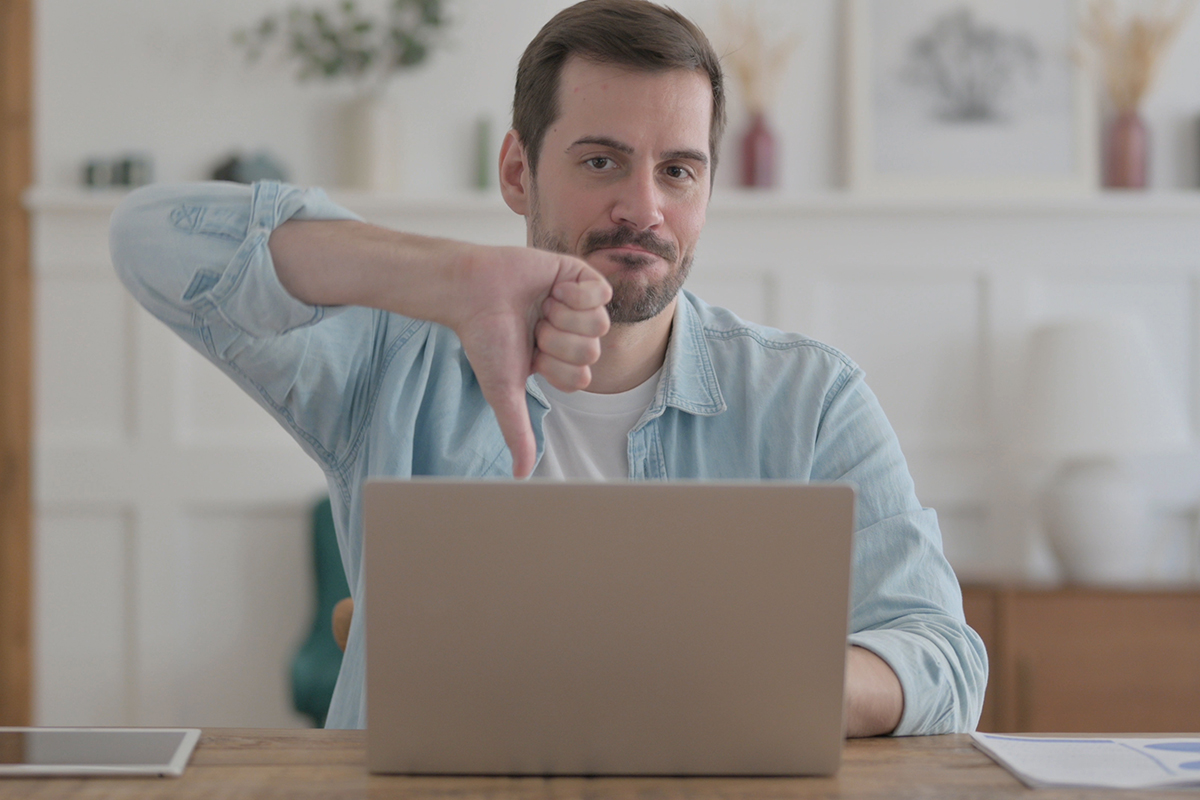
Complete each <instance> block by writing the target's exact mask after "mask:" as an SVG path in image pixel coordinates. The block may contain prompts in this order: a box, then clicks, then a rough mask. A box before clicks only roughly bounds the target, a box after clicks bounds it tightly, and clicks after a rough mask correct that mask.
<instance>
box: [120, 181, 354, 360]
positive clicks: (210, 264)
mask: <svg viewBox="0 0 1200 800" xmlns="http://www.w3.org/2000/svg"><path fill="white" fill-rule="evenodd" d="M293 218H294V219H357V217H355V215H353V214H351V213H350V212H349V211H346V210H345V209H343V208H341V207H339V206H337V205H335V204H334V203H333V202H331V201H330V200H329V198H328V197H327V196H326V195H325V193H324V192H323V191H321V190H319V189H301V188H298V187H295V186H287V185H285V184H280V183H273V182H263V183H258V184H255V185H254V186H243V185H240V184H233V183H202V184H182V185H152V186H148V187H144V188H142V189H138V190H137V191H135V192H133V193H131V194H130V195H129V197H127V198H126V199H125V200H124V201H123V202H122V203H121V205H120V206H118V207H117V210H116V211H115V212H114V213H113V217H112V222H111V225H110V232H109V245H110V249H111V253H112V260H113V266H114V267H115V268H116V270H117V274H118V275H119V276H120V278H121V280H122V282H123V283H124V284H125V286H126V287H128V289H129V291H130V292H132V293H133V295H134V296H135V297H136V298H137V299H138V301H139V302H140V303H141V304H142V305H143V306H145V307H146V308H147V309H148V310H149V311H150V312H151V313H153V314H154V315H155V316H156V317H158V318H159V319H162V320H163V321H164V322H166V323H168V324H170V325H172V326H175V325H184V326H187V327H191V326H192V323H193V320H194V318H195V316H196V314H197V313H200V314H201V315H202V316H204V317H205V318H206V319H207V320H208V321H209V323H210V324H212V323H213V322H216V321H218V320H219V321H223V322H224V323H225V324H227V325H229V326H230V329H231V330H232V331H236V332H239V333H245V334H248V335H250V336H254V337H256V338H261V337H268V336H273V335H278V334H280V333H286V332H287V331H289V330H292V329H294V328H297V327H300V326H303V325H309V324H312V323H314V322H317V321H318V320H320V319H321V317H322V316H323V315H324V314H325V313H326V310H325V309H324V308H321V307H317V306H310V305H307V304H305V303H302V302H300V301H299V300H297V299H295V298H294V297H292V296H291V295H290V294H288V292H287V290H285V289H284V288H283V286H282V285H281V284H280V283H279V279H278V277H277V276H276V274H275V266H274V264H273V263H272V261H271V258H270V252H269V250H268V249H267V243H268V240H269V239H270V236H271V232H272V231H274V230H275V228H277V227H279V226H280V225H282V224H283V223H284V222H286V221H288V220H289V219H293ZM206 312H209V313H206Z"/></svg>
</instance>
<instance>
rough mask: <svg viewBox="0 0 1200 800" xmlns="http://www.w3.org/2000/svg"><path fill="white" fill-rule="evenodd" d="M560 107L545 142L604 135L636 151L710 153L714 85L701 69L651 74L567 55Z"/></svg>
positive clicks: (559, 95) (563, 72) (562, 79)
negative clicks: (709, 137) (660, 150)
mask: <svg viewBox="0 0 1200 800" xmlns="http://www.w3.org/2000/svg"><path fill="white" fill-rule="evenodd" d="M558 103H559V115H558V119H557V120H555V122H554V124H553V125H552V126H551V128H550V130H549V131H548V132H547V137H548V138H554V139H556V140H561V139H563V138H568V139H569V140H570V141H574V139H575V138H577V137H578V136H589V135H590V136H607V137H611V138H615V139H617V140H619V141H622V142H626V143H628V144H630V145H632V146H634V147H638V146H642V147H648V148H653V149H658V148H662V149H680V148H688V149H696V150H701V151H703V152H706V153H707V152H708V131H709V123H710V121H711V119H712V87H711V85H710V83H709V79H708V75H707V73H705V72H703V71H699V70H697V71H693V70H685V69H671V70H663V71H660V72H650V71H646V70H639V69H635V68H631V67H624V66H620V65H614V64H602V63H597V62H594V61H588V60H586V59H582V58H578V57H571V58H569V59H568V60H567V62H566V63H565V64H564V65H563V71H562V75H561V78H560V80H559V87H558Z"/></svg>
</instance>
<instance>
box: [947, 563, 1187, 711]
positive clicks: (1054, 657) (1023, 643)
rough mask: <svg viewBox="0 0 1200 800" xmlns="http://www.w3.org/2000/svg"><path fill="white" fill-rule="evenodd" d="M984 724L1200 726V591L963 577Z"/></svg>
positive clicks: (964, 597)
mask: <svg viewBox="0 0 1200 800" xmlns="http://www.w3.org/2000/svg"><path fill="white" fill-rule="evenodd" d="M963 608H964V611H965V612H966V616H967V622H968V623H970V625H971V626H972V627H973V628H975V630H976V631H978V632H979V635H980V636H982V637H983V640H984V643H985V644H986V645H987V649H988V655H989V658H990V660H991V677H990V680H989V683H988V691H987V698H986V701H985V703H984V711H983V718H982V719H981V720H980V723H979V729H980V730H985V731H1008V732H1015V731H1045V732H1049V731H1062V732H1066V731H1079V732H1084V731H1107V732H1137V731H1159V732H1188V733H1197V732H1200V591H1195V590H1189V591H1121V590H1111V589H1092V588H1065V589H1032V588H1023V587H1004V586H1001V587H985V586H967V587H963Z"/></svg>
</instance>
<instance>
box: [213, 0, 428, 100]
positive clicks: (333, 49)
mask: <svg viewBox="0 0 1200 800" xmlns="http://www.w3.org/2000/svg"><path fill="white" fill-rule="evenodd" d="M444 5H445V3H444V2H443V0H389V2H388V4H387V8H386V11H385V13H384V15H383V17H382V18H380V17H378V16H375V15H372V14H368V13H365V12H363V11H362V10H360V9H359V7H358V4H357V3H355V1H354V0H342V2H339V3H338V4H337V5H336V6H335V7H334V8H333V9H329V8H322V7H304V6H300V5H293V6H291V7H290V8H288V9H287V10H286V11H284V12H280V13H276V14H269V15H267V16H265V17H263V18H262V19H261V20H260V21H259V22H258V24H257V25H256V26H254V27H253V28H245V29H241V30H238V31H236V32H235V33H234V36H233V38H234V42H235V43H236V44H237V45H238V46H240V47H242V48H244V49H245V50H246V55H247V57H248V58H249V59H250V60H251V61H257V60H258V59H259V58H261V57H262V54H263V53H264V52H265V51H266V50H267V49H269V48H271V47H274V46H277V45H278V46H281V47H282V48H283V52H284V54H285V55H286V56H287V57H288V58H290V59H291V60H294V61H297V62H299V65H300V67H299V72H298V73H297V76H298V77H299V78H300V79H301V80H307V79H309V78H330V79H332V78H341V77H349V78H365V77H367V76H368V75H371V74H376V75H387V74H389V73H392V72H397V71H400V70H404V69H408V68H409V67H415V66H417V65H418V64H420V63H422V62H423V61H425V59H426V58H428V57H429V53H430V50H431V49H432V48H433V46H434V44H435V43H436V36H437V33H438V31H439V30H440V29H442V28H443V27H445V26H446V25H447V24H448V22H449V20H448V18H447V17H446V13H445V8H444Z"/></svg>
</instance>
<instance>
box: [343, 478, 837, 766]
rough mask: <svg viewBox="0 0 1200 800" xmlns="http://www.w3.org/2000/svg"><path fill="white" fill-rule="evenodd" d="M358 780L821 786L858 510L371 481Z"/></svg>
mask: <svg viewBox="0 0 1200 800" xmlns="http://www.w3.org/2000/svg"><path fill="white" fill-rule="evenodd" d="M363 515H364V526H365V536H366V538H365V543H364V556H363V560H364V565H365V569H366V586H365V593H366V598H365V602H364V604H363V605H364V608H363V609H362V610H363V611H364V612H365V615H366V620H365V622H366V626H367V628H366V636H367V639H366V649H367V700H366V704H367V705H366V710H367V763H368V767H369V769H370V771H371V772H383V773H404V774H470V775H830V774H833V773H834V772H836V771H837V768H838V766H839V763H840V760H841V751H842V742H843V682H844V674H845V658H846V635H847V628H848V623H847V619H848V617H847V606H848V603H849V594H850V558H851V539H852V534H853V530H854V522H853V519H854V491H853V489H852V488H850V487H849V486H845V485H804V484H798V483H791V482H765V483H764V482H753V483H751V482H745V483H714V482H679V483H675V482H666V483H664V482H640V483H638V482H635V483H625V482H619V483H572V482H566V483H564V482H558V481H555V482H550V481H546V482H542V481H524V482H512V481H496V480H492V481H470V480H444V479H413V480H372V481H368V483H367V485H366V487H365V490H364V495H363Z"/></svg>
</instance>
